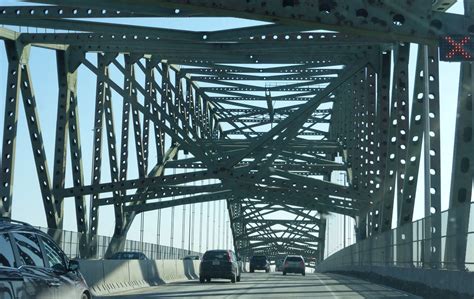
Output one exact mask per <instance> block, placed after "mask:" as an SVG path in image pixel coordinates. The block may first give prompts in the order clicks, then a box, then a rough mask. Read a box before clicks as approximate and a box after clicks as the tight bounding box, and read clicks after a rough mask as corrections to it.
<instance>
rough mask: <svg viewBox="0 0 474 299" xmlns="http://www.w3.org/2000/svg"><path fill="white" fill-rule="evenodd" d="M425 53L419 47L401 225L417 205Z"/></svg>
mask: <svg viewBox="0 0 474 299" xmlns="http://www.w3.org/2000/svg"><path fill="white" fill-rule="evenodd" d="M423 68H424V55H423V46H422V45H420V46H419V47H418V57H417V62H416V71H415V72H416V74H415V83H414V88H413V101H412V109H411V119H410V131H409V138H408V139H409V140H408V141H409V142H408V150H407V156H406V160H407V163H406V166H405V180H404V182H403V183H404V184H403V198H402V200H401V201H400V208H399V211H400V215H399V218H398V223H399V225H400V226H401V225H404V224H407V223H411V222H412V220H413V208H414V206H415V195H416V186H417V180H418V171H419V168H420V167H419V165H420V154H421V141H422V138H423V120H424V115H423V100H424V92H425V89H424V79H423V78H424V72H423Z"/></svg>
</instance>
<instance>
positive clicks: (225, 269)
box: [199, 250, 240, 283]
mask: <svg viewBox="0 0 474 299" xmlns="http://www.w3.org/2000/svg"><path fill="white" fill-rule="evenodd" d="M211 278H224V279H230V281H231V282H232V283H235V282H236V281H240V267H239V261H238V260H237V256H236V255H235V253H234V252H233V251H232V250H208V251H206V253H204V256H203V257H202V261H201V264H200V266H199V281H200V282H201V283H204V282H210V281H211Z"/></svg>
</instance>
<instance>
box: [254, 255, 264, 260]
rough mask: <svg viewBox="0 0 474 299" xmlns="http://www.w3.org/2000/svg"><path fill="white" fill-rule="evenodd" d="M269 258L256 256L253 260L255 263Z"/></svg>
mask: <svg viewBox="0 0 474 299" xmlns="http://www.w3.org/2000/svg"><path fill="white" fill-rule="evenodd" d="M266 259H267V257H266V256H262V255H256V256H252V260H254V261H264V260H266Z"/></svg>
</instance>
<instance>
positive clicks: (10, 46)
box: [0, 40, 29, 218]
mask: <svg viewBox="0 0 474 299" xmlns="http://www.w3.org/2000/svg"><path fill="white" fill-rule="evenodd" d="M18 46H19V44H17V43H16V42H15V41H10V40H5V50H6V54H7V59H8V76H7V82H6V83H7V84H6V88H5V89H6V95H5V111H4V116H5V118H4V119H3V124H4V126H3V142H2V151H1V155H2V157H1V159H0V161H1V164H0V166H1V167H0V169H1V173H0V174H1V175H0V216H2V217H8V218H10V217H11V215H12V210H11V206H12V198H13V178H14V170H15V150H16V137H17V127H18V104H19V101H20V100H19V98H20V82H21V81H20V79H21V71H22V67H21V63H22V62H24V61H25V60H26V61H27V60H28V57H27V56H28V54H29V52H28V49H23V48H20V49H19V48H18ZM23 55H26V56H25V57H23Z"/></svg>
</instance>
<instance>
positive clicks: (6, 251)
mask: <svg viewBox="0 0 474 299" xmlns="http://www.w3.org/2000/svg"><path fill="white" fill-rule="evenodd" d="M0 266H3V267H14V266H15V256H14V255H13V249H12V243H11V241H10V237H9V236H8V235H7V234H0Z"/></svg>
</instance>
